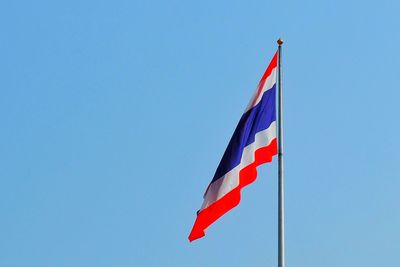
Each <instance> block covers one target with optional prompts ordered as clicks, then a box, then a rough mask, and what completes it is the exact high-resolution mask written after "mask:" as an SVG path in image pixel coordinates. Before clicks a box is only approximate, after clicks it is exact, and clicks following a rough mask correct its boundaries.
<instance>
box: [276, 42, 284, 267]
mask: <svg viewBox="0 0 400 267" xmlns="http://www.w3.org/2000/svg"><path fill="white" fill-rule="evenodd" d="M277 43H278V267H285V192H284V172H283V108H282V106H283V105H282V104H283V100H282V44H283V40H282V39H281V38H279V39H278V41H277Z"/></svg>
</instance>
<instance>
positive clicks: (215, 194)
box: [200, 121, 276, 210]
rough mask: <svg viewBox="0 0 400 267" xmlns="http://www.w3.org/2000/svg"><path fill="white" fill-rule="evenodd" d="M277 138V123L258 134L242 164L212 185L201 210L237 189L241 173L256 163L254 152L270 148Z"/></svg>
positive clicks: (247, 149)
mask: <svg viewBox="0 0 400 267" xmlns="http://www.w3.org/2000/svg"><path fill="white" fill-rule="evenodd" d="M275 138H276V122H275V121H273V122H272V123H271V125H270V126H269V127H268V128H267V129H265V130H263V131H261V132H258V133H256V135H255V140H254V142H253V143H251V144H249V145H248V146H246V147H245V148H244V149H243V154H242V158H241V160H240V164H239V165H238V166H236V167H235V168H233V169H232V170H230V171H229V172H227V173H226V174H225V175H224V176H222V177H221V178H219V179H218V180H216V181H215V182H213V183H212V184H210V186H209V187H208V190H207V192H206V194H205V196H204V202H203V205H202V206H201V209H200V210H203V209H205V208H207V207H208V206H210V205H211V204H213V203H214V202H215V201H217V200H219V199H220V198H222V197H223V196H225V195H226V194H227V193H229V192H230V191H232V190H233V189H234V188H236V187H237V186H238V185H239V171H240V170H241V169H243V168H244V167H246V166H248V165H250V164H251V163H253V162H254V157H255V154H254V152H255V151H256V150H257V149H259V148H261V147H265V146H268V145H269V144H270V143H271V141H272V140H273V139H275Z"/></svg>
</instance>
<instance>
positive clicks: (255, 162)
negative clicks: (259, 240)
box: [189, 52, 278, 242]
mask: <svg viewBox="0 0 400 267" xmlns="http://www.w3.org/2000/svg"><path fill="white" fill-rule="evenodd" d="M277 61H278V52H277V53H275V55H274V57H273V58H272V60H271V62H270V64H269V66H268V68H267V69H266V71H265V73H264V75H263V76H262V78H261V80H260V82H259V83H258V86H257V89H256V91H255V93H254V95H253V97H252V98H251V100H250V102H249V104H248V106H247V108H246V110H245V112H244V114H243V115H242V117H241V118H240V121H239V124H238V125H237V127H236V129H235V131H234V133H233V136H232V138H231V140H230V141H229V144H228V147H227V148H226V150H225V153H224V155H223V157H222V160H221V162H220V163H219V165H218V168H217V170H216V172H215V175H214V177H213V179H212V181H211V183H210V184H209V185H208V187H207V190H206V192H205V193H204V197H203V198H204V201H203V205H202V206H201V208H200V210H199V211H198V212H197V218H196V221H195V223H194V225H193V228H192V231H191V233H190V235H189V240H190V242H191V241H193V240H196V239H198V238H201V237H203V236H204V235H205V230H206V229H207V228H208V227H209V226H210V225H211V224H212V223H214V222H215V221H216V220H217V219H218V218H220V217H221V216H222V215H224V214H225V213H227V212H228V211H229V210H231V209H232V208H234V207H236V206H237V205H238V204H239V202H240V192H241V189H242V188H243V187H245V186H246V185H248V184H250V183H252V182H254V181H255V179H256V177H257V166H259V165H261V164H263V163H266V162H271V161H272V157H273V156H274V155H276V154H277V138H276V110H275V104H276V100H275V95H276V77H277V69H278V68H277Z"/></svg>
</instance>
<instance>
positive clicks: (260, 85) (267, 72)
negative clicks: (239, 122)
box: [251, 52, 278, 106]
mask: <svg viewBox="0 0 400 267" xmlns="http://www.w3.org/2000/svg"><path fill="white" fill-rule="evenodd" d="M277 65H278V52H276V53H275V55H274V57H273V58H272V60H271V62H270V63H269V65H268V67H267V69H266V70H265V72H264V75H263V76H262V77H261V80H260V82H259V83H258V86H257V94H256V96H255V97H254V99H253V103H252V104H251V106H254V103H255V101H256V100H257V98H258V96H259V95H260V93H261V91H262V89H263V87H264V84H265V81H266V80H267V78H268V76H269V75H271V72H272V70H273V69H274V68H276V66H277Z"/></svg>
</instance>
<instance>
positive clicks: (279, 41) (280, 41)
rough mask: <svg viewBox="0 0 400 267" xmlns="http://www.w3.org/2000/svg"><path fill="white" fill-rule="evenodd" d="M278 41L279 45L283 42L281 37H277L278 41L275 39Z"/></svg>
mask: <svg viewBox="0 0 400 267" xmlns="http://www.w3.org/2000/svg"><path fill="white" fill-rule="evenodd" d="M276 42H277V43H278V45H279V46H281V45H282V44H283V39H282V38H279V39H278V41H276Z"/></svg>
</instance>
